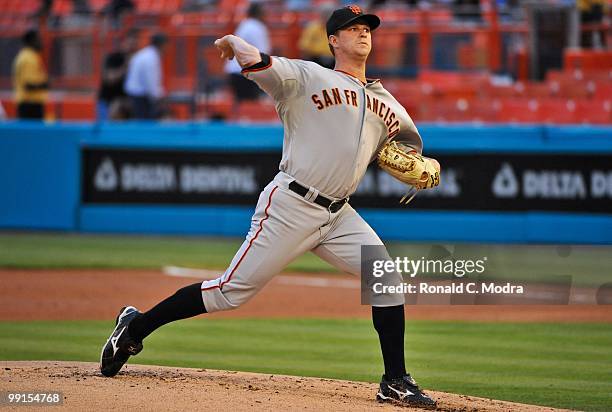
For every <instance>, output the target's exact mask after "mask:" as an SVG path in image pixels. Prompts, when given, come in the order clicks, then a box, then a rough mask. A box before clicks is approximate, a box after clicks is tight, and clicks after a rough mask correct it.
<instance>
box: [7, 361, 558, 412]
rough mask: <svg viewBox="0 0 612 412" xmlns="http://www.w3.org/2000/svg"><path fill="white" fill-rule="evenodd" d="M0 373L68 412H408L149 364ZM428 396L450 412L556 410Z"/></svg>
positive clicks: (326, 385)
mask: <svg viewBox="0 0 612 412" xmlns="http://www.w3.org/2000/svg"><path fill="white" fill-rule="evenodd" d="M0 367H1V368H2V369H1V376H2V379H1V381H2V382H3V385H2V386H3V388H2V389H3V390H5V391H14V392H21V393H24V392H44V391H60V392H63V395H64V399H63V404H62V406H61V407H60V409H62V410H75V411H97V410H142V411H144V410H164V411H188V410H219V411H231V412H236V411H252V410H266V411H270V410H275V411H277V410H310V411H365V410H375V411H381V412H382V411H391V410H403V411H405V410H407V409H406V408H398V407H394V406H392V405H387V404H379V403H377V402H376V401H374V395H375V393H376V388H377V385H376V384H371V383H363V382H351V381H341V380H332V379H320V378H303V377H296V376H284V375H268V374H258V373H247V372H229V371H217V370H207V369H187V368H174V367H160V366H146V365H143V366H141V365H127V367H124V369H123V370H122V372H120V373H119V375H117V376H116V377H115V378H104V377H102V376H101V375H100V372H99V370H98V365H97V364H95V363H86V362H55V361H48V362H40V361H36V362H0ZM428 393H429V394H430V395H432V396H433V397H434V398H436V399H437V400H438V404H439V409H440V410H445V411H450V410H452V411H456V410H461V411H544V410H546V411H550V410H552V409H551V408H542V407H537V406H530V405H523V404H517V403H510V402H503V401H495V400H490V399H483V398H476V397H472V396H463V395H454V394H450V393H442V392H433V391H428ZM15 410H20V411H21V410H24V409H23V406H18V407H15Z"/></svg>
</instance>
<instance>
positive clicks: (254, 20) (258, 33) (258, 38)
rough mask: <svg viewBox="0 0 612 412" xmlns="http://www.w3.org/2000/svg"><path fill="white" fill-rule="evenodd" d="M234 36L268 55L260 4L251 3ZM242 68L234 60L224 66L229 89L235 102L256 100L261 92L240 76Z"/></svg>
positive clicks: (266, 32) (266, 35)
mask: <svg viewBox="0 0 612 412" xmlns="http://www.w3.org/2000/svg"><path fill="white" fill-rule="evenodd" d="M236 36H238V37H241V38H243V39H244V40H245V41H247V42H248V43H250V44H252V45H253V46H255V47H257V48H258V49H259V50H261V52H262V53H270V36H269V34H268V29H267V28H266V25H265V24H264V22H263V9H262V7H261V4H259V3H252V4H251V5H249V8H248V10H247V17H246V19H244V20H243V21H241V22H240V24H239V25H238V27H237V28H236ZM241 70H242V68H241V67H240V65H239V64H238V63H237V62H236V60H230V61H228V62H227V63H226V64H225V72H226V73H227V74H228V75H229V82H230V87H231V88H232V92H233V93H234V98H235V100H236V101H238V102H240V101H242V100H256V99H258V98H259V96H260V95H261V90H260V89H259V87H258V86H257V85H256V84H255V83H253V82H252V81H250V80H248V79H246V78H245V77H244V76H243V75H242V74H241Z"/></svg>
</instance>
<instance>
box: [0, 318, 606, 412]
mask: <svg viewBox="0 0 612 412" xmlns="http://www.w3.org/2000/svg"><path fill="white" fill-rule="evenodd" d="M110 328H111V322H99V321H97V322H91V321H90V322H88V321H70V322H68V321H62V322H50V321H45V322H1V323H0V359H2V360H36V359H40V360H44V359H46V360H79V361H94V362H96V361H97V360H98V356H99V348H100V345H101V343H102V342H103V341H104V339H106V337H107V334H108V333H109V331H110ZM406 339H407V341H406V357H407V364H408V369H409V371H410V372H412V373H413V375H414V376H415V377H416V378H417V379H418V380H419V382H420V383H421V384H422V385H423V386H424V387H426V388H430V389H435V390H440V391H446V392H454V393H461V394H468V395H474V396H483V397H490V398H495V399H504V400H509V401H515V402H524V403H530V404H539V405H546V406H555V407H563V408H572V409H582V410H592V411H596V410H599V411H604V410H609V409H610V406H611V405H612V380H611V379H610V377H611V376H612V354H611V353H610V352H611V351H610V348H612V330H611V328H610V325H609V324H549V323H547V324H524V323H520V324H513V323H504V324H494V323H475V322H424V321H419V322H408V324H407V333H406ZM135 360H137V361H138V363H142V364H155V365H173V366H186V367H203V368H211V369H230V370H243V371H254V372H263V373H276V374H278V373H282V374H291V375H303V376H320V377H328V378H340V379H352V380H361V381H370V382H375V381H377V380H378V379H379V375H380V373H381V359H380V355H379V350H378V342H377V339H376V335H375V332H374V331H373V329H372V327H371V322H370V321H368V320H316V319H314V320H313V319H311V320H295V319H276V320H265V319H240V320H237V319H232V320H217V319H205V318H202V319H197V320H189V321H183V322H178V323H175V324H171V325H168V326H166V327H164V328H163V329H161V330H159V331H158V332H156V333H155V334H154V335H152V336H151V337H150V338H149V339H147V341H146V342H145V350H144V351H143V353H142V354H141V355H139V356H138V357H137V358H136V359H135Z"/></svg>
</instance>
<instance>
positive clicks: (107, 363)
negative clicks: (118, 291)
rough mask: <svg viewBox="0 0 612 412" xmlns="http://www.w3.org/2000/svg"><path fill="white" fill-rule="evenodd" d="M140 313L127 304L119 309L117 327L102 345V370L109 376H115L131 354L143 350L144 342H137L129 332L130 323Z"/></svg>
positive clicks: (103, 373)
mask: <svg viewBox="0 0 612 412" xmlns="http://www.w3.org/2000/svg"><path fill="white" fill-rule="evenodd" d="M138 315H140V312H139V311H138V309H136V308H135V307H133V306H126V307H124V308H122V309H121V310H120V311H119V315H118V316H117V320H116V322H115V323H116V325H117V326H115V329H114V330H113V333H111V335H110V337H109V338H108V340H107V341H106V343H105V344H104V346H103V347H102V353H101V354H100V372H102V375H104V376H107V377H109V378H111V377H113V376H115V375H116V374H117V373H119V371H120V370H121V367H122V366H123V365H124V364H125V363H126V362H127V360H128V359H129V358H130V356H133V355H137V354H138V353H139V352H140V351H141V350H142V342H136V341H135V340H134V339H132V337H131V336H130V334H129V333H128V325H129V324H130V322H131V321H132V320H134V318H135V317H137V316H138Z"/></svg>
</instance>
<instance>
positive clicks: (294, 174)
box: [202, 57, 422, 312]
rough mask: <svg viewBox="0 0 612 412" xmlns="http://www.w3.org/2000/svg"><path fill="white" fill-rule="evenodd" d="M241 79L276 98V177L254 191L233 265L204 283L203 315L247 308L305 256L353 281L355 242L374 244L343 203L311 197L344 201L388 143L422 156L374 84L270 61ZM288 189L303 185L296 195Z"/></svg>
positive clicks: (394, 105) (409, 124) (390, 301)
mask: <svg viewBox="0 0 612 412" xmlns="http://www.w3.org/2000/svg"><path fill="white" fill-rule="evenodd" d="M243 74H244V75H245V76H247V78H249V79H251V80H253V81H255V82H256V83H257V84H258V85H259V87H260V88H261V89H263V90H264V91H265V92H266V93H267V94H268V95H270V96H271V97H272V98H273V99H274V100H275V102H276V109H277V111H278V114H279V117H280V119H281V121H282V123H283V126H284V142H283V155H282V160H281V163H280V172H279V173H278V174H277V175H276V177H275V178H274V180H273V181H272V182H270V183H269V184H268V185H267V186H266V188H265V189H264V190H263V191H262V192H261V194H260V196H259V201H258V202H257V207H256V209H255V213H254V215H253V218H252V220H251V228H250V230H249V232H248V234H247V236H246V239H245V241H244V242H243V244H242V246H241V247H240V249H239V250H238V252H237V253H236V255H235V256H234V258H233V260H232V262H231V264H230V265H229V267H228V268H227V270H226V271H225V273H224V274H223V275H222V276H221V277H219V278H217V279H214V280H210V281H204V282H203V283H202V297H203V300H204V305H205V306H206V309H207V311H208V312H215V311H220V310H228V309H233V308H236V307H238V306H240V305H241V304H243V303H245V302H246V301H247V300H249V299H250V298H251V297H253V296H254V295H255V294H256V293H257V292H258V291H259V290H260V289H261V288H263V286H264V285H265V284H266V283H267V282H268V281H269V280H270V279H271V278H272V277H273V276H274V275H276V274H277V273H279V272H280V271H281V270H282V269H283V268H284V267H285V266H287V264H289V263H290V262H291V261H292V260H294V259H295V258H297V257H298V256H300V255H302V254H304V253H305V252H308V251H312V252H314V253H315V254H316V255H318V256H319V257H321V258H322V259H324V260H326V261H327V262H329V263H330V264H332V265H334V266H335V267H337V268H338V269H340V270H342V271H345V272H348V273H351V274H355V275H359V274H360V272H361V258H360V257H361V245H382V242H381V240H380V239H379V237H378V236H377V235H376V233H375V232H374V230H373V229H372V228H371V227H370V226H369V225H368V224H367V223H366V222H365V221H364V220H363V219H362V217H361V216H360V215H359V214H358V213H357V212H356V211H355V210H354V209H353V208H352V207H351V206H350V205H349V204H348V203H345V204H344V205H343V206H342V207H341V208H340V209H339V210H338V211H335V209H333V208H331V207H330V208H325V207H323V206H321V205H320V204H318V202H316V201H317V198H318V197H319V199H320V197H321V196H322V197H324V198H327V199H329V200H331V201H338V200H340V199H343V198H346V197H348V196H350V195H351V194H352V193H353V192H355V190H356V189H357V186H358V185H359V182H360V180H361V179H362V178H363V176H364V174H365V172H366V169H367V167H368V164H369V163H370V162H371V161H372V160H373V159H374V158H375V157H376V154H377V153H378V151H379V150H380V148H381V147H382V145H384V144H385V143H386V142H388V141H389V140H391V139H396V140H398V141H401V142H402V143H404V144H405V145H407V146H409V147H410V148H412V149H414V150H416V151H417V152H419V153H421V150H422V141H421V137H420V135H419V133H418V131H417V129H416V127H415V125H414V123H413V121H412V119H411V118H410V116H409V115H408V113H407V112H406V110H405V109H404V108H403V107H402V106H401V105H400V104H399V103H398V102H397V100H395V98H393V96H391V94H390V93H389V92H388V91H387V90H385V89H384V87H383V86H382V84H381V83H380V81H378V80H369V81H368V82H367V84H363V83H362V82H361V81H360V80H358V79H357V78H355V77H354V76H352V75H350V74H349V73H344V72H340V71H334V70H330V69H326V68H324V67H321V66H319V65H318V64H316V63H312V62H307V61H302V60H293V59H286V58H283V57H271V58H270V60H269V63H268V64H266V65H264V66H260V67H257V68H256V69H255V68H254V69H251V70H249V69H245V70H243ZM294 181H295V183H293V184H292V182H294ZM290 184H291V185H292V187H295V186H294V185H295V184H299V185H300V186H302V187H303V188H304V194H298V193H296V192H295V191H294V190H293V189H292V188H290ZM383 249H384V248H383ZM380 258H381V259H384V258H388V254H386V252H385V256H381V257H380ZM395 277H396V278H395V280H394V281H393V282H391V283H399V282H401V276H400V275H399V274H396V275H395ZM385 298H386V300H385V301H384V302H385V304H383V305H381V306H393V305H401V304H403V303H404V299H403V296H401V295H397V294H396V295H394V296H386V297H385Z"/></svg>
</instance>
